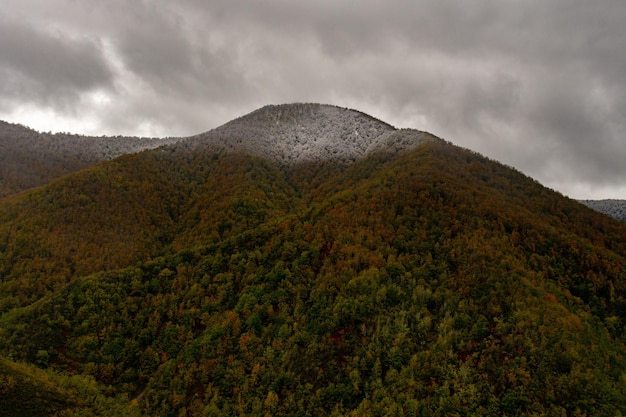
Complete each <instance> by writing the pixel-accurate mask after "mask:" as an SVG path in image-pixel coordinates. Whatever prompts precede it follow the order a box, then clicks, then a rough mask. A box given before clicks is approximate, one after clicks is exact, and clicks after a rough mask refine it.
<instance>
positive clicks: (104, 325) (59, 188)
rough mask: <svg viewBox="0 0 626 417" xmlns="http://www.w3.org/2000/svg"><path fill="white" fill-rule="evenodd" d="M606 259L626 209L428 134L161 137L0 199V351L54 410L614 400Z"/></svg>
mask: <svg viewBox="0 0 626 417" xmlns="http://www.w3.org/2000/svg"><path fill="white" fill-rule="evenodd" d="M407 134H408V133H407ZM625 267H626V226H625V225H624V224H623V223H620V222H618V221H616V220H613V219H610V218H608V217H606V216H604V215H601V214H599V213H597V212H594V211H593V210H591V209H589V208H587V207H585V206H583V205H581V204H579V203H578V202H576V201H573V200H570V199H567V198H565V197H563V196H561V195H560V194H558V193H556V192H553V191H551V190H548V189H546V188H544V187H542V186H541V185H540V184H538V183H537V182H535V181H534V180H532V179H530V178H528V177H526V176H524V175H523V174H521V173H519V172H517V171H515V170H513V169H511V168H508V167H505V166H503V165H501V164H498V163H496V162H494V161H490V160H488V159H486V158H484V157H482V156H480V155H478V154H476V153H473V152H471V151H468V150H464V149H461V148H458V147H455V146H453V145H451V144H449V143H446V142H444V141H442V140H435V139H433V140H429V141H421V142H420V144H419V145H417V146H414V147H413V148H412V149H408V150H406V151H400V152H395V151H394V152H371V153H369V155H368V156H366V157H364V158H361V159H357V160H356V161H355V162H354V163H350V164H346V163H343V162H337V161H324V160H319V161H310V162H303V163H297V164H293V165H290V166H282V167H279V166H277V165H275V164H274V163H271V162H269V161H267V160H266V159H263V158H261V157H259V156H251V155H249V154H247V153H243V152H235V151H230V152H223V151H221V150H216V149H215V148H211V147H210V146H207V147H204V148H201V147H195V148H193V149H191V148H189V149H185V148H184V147H181V146H178V147H176V146H175V147H170V148H164V149H159V150H154V151H148V152H143V153H140V154H136V155H127V156H124V157H121V158H118V159H116V160H114V161H111V162H105V163H101V164H97V165H94V166H92V167H90V168H89V169H87V170H83V171H80V172H77V173H75V174H72V175H70V176H68V177H66V178H63V179H61V180H58V181H56V182H54V183H52V184H50V185H48V186H46V187H43V188H40V189H36V190H32V191H30V192H27V193H23V194H20V195H17V196H13V197H11V198H8V199H6V200H5V201H3V202H2V203H1V204H0V274H1V275H2V282H1V283H0V302H1V304H0V312H1V313H2V315H1V316H0V352H2V355H3V356H5V357H6V358H11V360H12V361H14V362H17V363H21V362H26V363H28V364H31V365H35V366H37V367H39V368H42V370H41V372H42V373H43V374H37V375H34V374H33V375H34V376H31V378H32V379H28V378H26V377H24V378H22V379H20V381H25V382H23V383H24V384H28V386H29V387H38V386H41V384H40V383H39V382H38V381H41V380H42V378H44V376H45V375H51V376H50V378H52V377H53V376H54V375H57V373H63V374H64V375H77V376H78V377H76V379H73V380H72V381H74V382H73V383H74V384H75V385H74V388H71V389H69V388H63V387H64V386H65V385H64V384H66V382H63V381H59V380H55V381H56V382H54V383H51V384H52V385H46V387H47V388H45V387H44V388H41V390H42V392H44V393H46V394H45V395H43V396H42V397H41V398H39V399H35V400H34V402H35V405H36V406H39V407H44V409H53V410H58V409H62V410H65V411H64V412H66V413H69V415H85V414H86V415H113V414H112V413H114V414H115V415H123V414H128V415H137V414H141V415H150V416H152V415H162V416H184V415H188V416H200V415H205V416H220V415H224V416H226V415H229V416H231V415H232V416H235V415H237V416H239V415H303V416H319V415H353V416H357V415H397V416H420V415H439V416H449V415H467V416H470V415H471V416H480V415H484V416H492V415H498V416H501V415H510V416H515V415H550V416H552V415H553V416H561V415H571V416H575V415H576V416H583V415H587V416H613V415H620V413H621V414H624V413H626V384H625V383H624V381H626V345H625V342H626V335H625V334H624V324H626V270H625ZM14 362H10V361H8V360H5V361H4V362H2V363H3V364H6V365H3V366H2V367H0V376H2V375H4V376H3V377H4V378H5V379H6V378H9V377H11V373H15V372H16V371H15V369H22V370H23V369H26V368H24V367H26V365H22V364H19V365H18V364H16V363H14ZM28 369H31V368H28ZM7 370H8V371H7ZM20 372H21V373H20V375H28V373H27V372H26V371H20ZM33 372H34V371H33ZM42 375H44V376H42ZM13 378H14V377H13ZM46 378H47V377H46ZM44 379H45V378H44ZM90 381H91V382H90ZM94 381H95V382H94ZM38 384H39V385H38ZM90 384H91V385H90ZM2 389H3V390H4V392H8V393H13V394H15V393H18V392H20V388H18V387H17V386H16V385H15V384H13V385H7V384H5V385H4V386H3V388H2ZM29 389H30V388H29ZM33 389H37V388H33ZM72 389H73V390H74V391H72ZM77 390H78V391H77ZM80 390H87V391H88V392H90V394H89V395H90V396H91V397H90V398H92V399H93V404H92V405H93V406H90V405H89V403H88V404H85V403H84V402H81V401H78V400H76V398H77V397H76V395H75V392H81V391H80ZM87 391H85V392H87ZM50 396H52V397H53V398H57V399H58V401H59V402H61V403H62V404H63V407H60V406H59V407H57V406H54V405H51V404H50V402H49V398H50ZM55 396H56V397H55ZM20 398H21V397H19V396H17V395H13V396H0V409H8V408H7V407H9V408H10V409H12V410H13V409H18V408H19V407H20V405H19V402H20V401H22V402H24V403H25V402H26V401H27V400H26V399H25V398H24V399H20ZM32 401H33V400H31V402H32ZM35 405H33V406H35ZM55 407H56V408H55ZM111 410H114V411H111ZM72 413H74V414H72ZM81 413H82V414H81ZM90 413H91V414H90ZM9 415H11V414H9ZM13 415H24V414H19V413H17V412H14V414H13Z"/></svg>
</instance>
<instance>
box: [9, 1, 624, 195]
mask: <svg viewBox="0 0 626 417" xmlns="http://www.w3.org/2000/svg"><path fill="white" fill-rule="evenodd" d="M625 28H626V2H624V0H593V1H589V0H550V1H545V0H359V1H356V0H352V1H348V0H315V1H305V0H177V1H168V0H2V8H0V119H1V120H5V121H8V122H12V123H21V124H23V125H26V126H29V127H31V128H34V129H36V130H39V131H42V132H47V131H52V132H70V133H81V134H87V135H97V136H100V135H133V136H151V137H166V136H188V135H193V134H197V133H201V132H204V131H207V130H210V129H212V128H215V127H218V126H220V125H222V124H224V123H226V122H228V121H230V120H232V119H234V118H236V117H239V116H242V115H244V114H247V113H249V112H251V111H253V110H255V109H257V108H259V107H262V106H264V105H266V104H281V103H294V102H314V103H324V104H334V105H338V106H342V107H349V108H353V109H357V110H360V111H363V112H365V113H368V114H370V115H372V116H374V117H377V118H379V119H381V120H384V121H386V122H388V123H391V124H392V125H394V126H396V127H399V128H414V129H419V130H426V131H429V132H431V133H433V134H435V135H436V136H439V137H441V138H443V139H446V140H448V141H450V142H452V143H454V144H456V145H459V146H462V147H465V148H469V149H472V150H474V151H477V152H480V153H482V154H483V155H485V156H488V157H490V158H492V159H495V160H498V161H500V162H503V163H505V164H507V165H510V166H512V167H514V168H516V169H518V170H519V171H521V172H523V173H525V174H527V175H529V176H531V177H533V178H535V179H537V180H538V181H540V182H541V183H542V184H544V185H546V186H548V187H550V188H552V189H555V190H557V191H559V192H561V193H562V194H564V195H567V196H569V197H571V198H579V199H586V198H589V199H603V198H619V199H626V29H625Z"/></svg>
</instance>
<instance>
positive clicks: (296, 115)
mask: <svg viewBox="0 0 626 417" xmlns="http://www.w3.org/2000/svg"><path fill="white" fill-rule="evenodd" d="M428 138H432V136H430V135H428V134H427V133H424V132H420V131H417V130H397V129H395V128H394V127H393V126H391V125H389V124H387V123H385V122H382V121H380V120H378V119H375V118H373V117H371V116H369V115H367V114H364V113H361V112H358V111H355V110H349V109H344V108H341V107H336V106H331V105H323V104H284V105H270V106H265V107H263V108H260V109H258V110H256V111H254V112H252V113H250V114H247V115H245V116H242V117H240V118H238V119H235V120H233V121H231V122H229V123H226V124H225V125H223V126H220V127H218V128H216V129H213V130H211V131H209V132H206V133H203V134H200V135H197V136H195V137H192V138H190V139H188V140H186V141H184V142H181V143H179V144H178V145H177V146H182V147H185V148H189V149H195V148H198V147H205V146H207V147H211V148H215V149H217V150H220V151H225V152H231V151H244V152H250V153H253V154H256V155H259V156H261V157H263V158H266V159H268V160H270V161H273V162H277V163H279V164H281V165H291V164H295V163H299V162H306V161H312V160H335V161H341V162H352V161H354V160H356V159H359V158H362V157H363V156H365V155H367V154H368V153H370V152H374V151H383V150H390V151H398V150H402V149H409V148H411V147H414V146H417V145H418V144H419V143H421V142H422V141H423V140H426V139H428Z"/></svg>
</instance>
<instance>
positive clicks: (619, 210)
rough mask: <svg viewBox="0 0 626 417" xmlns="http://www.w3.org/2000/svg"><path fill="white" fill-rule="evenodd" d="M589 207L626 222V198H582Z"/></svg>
mask: <svg viewBox="0 0 626 417" xmlns="http://www.w3.org/2000/svg"><path fill="white" fill-rule="evenodd" d="M580 202H581V203H582V204H584V205H586V206H587V207H590V208H592V209H594V210H597V211H599V212H600V213H604V214H606V215H608V216H611V217H613V218H615V219H617V220H620V221H622V222H626V200H611V199H608V200H580Z"/></svg>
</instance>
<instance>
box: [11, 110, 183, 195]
mask: <svg viewBox="0 0 626 417" xmlns="http://www.w3.org/2000/svg"><path fill="white" fill-rule="evenodd" d="M177 140H178V139H175V138H168V139H153V138H152V139H151V138H136V137H122V136H116V137H105V136H102V137H90V136H82V135H72V134H66V133H56V134H50V133H39V132H36V131H34V130H32V129H29V128H27V127H24V126H21V125H17V124H12V123H6V122H3V121H0V198H1V197H4V196H7V195H9V194H14V193H17V192H20V191H24V190H27V189H29V188H33V187H38V186H41V185H44V184H46V183H48V182H50V181H51V180H53V179H56V178H59V177H61V176H64V175H67V174H68V173H71V172H75V171H78V170H80V169H83V168H85V167H87V166H89V165H92V164H94V163H97V162H100V161H105V160H110V159H113V158H116V157H118V156H120V155H123V154H127V153H134V152H139V151H141V150H145V149H153V148H156V147H158V146H163V145H166V144H171V143H174V142H176V141H177Z"/></svg>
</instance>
